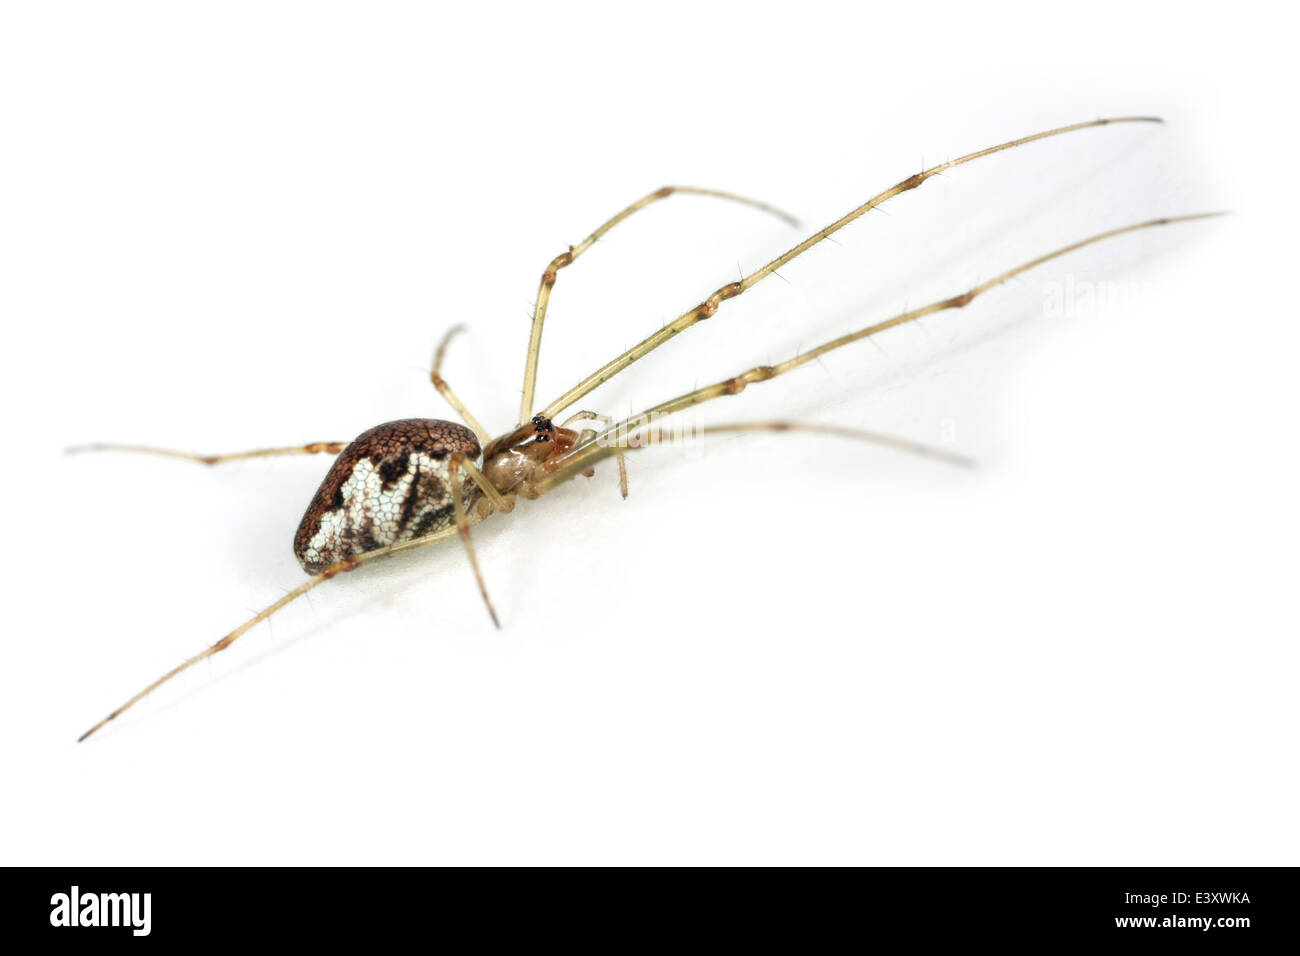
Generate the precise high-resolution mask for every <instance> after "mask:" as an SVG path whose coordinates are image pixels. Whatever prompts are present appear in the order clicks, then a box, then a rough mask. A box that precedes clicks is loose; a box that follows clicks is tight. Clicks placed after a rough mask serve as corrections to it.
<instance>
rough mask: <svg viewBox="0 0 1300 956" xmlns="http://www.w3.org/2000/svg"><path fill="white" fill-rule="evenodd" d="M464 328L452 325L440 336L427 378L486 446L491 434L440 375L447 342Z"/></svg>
mask: <svg viewBox="0 0 1300 956" xmlns="http://www.w3.org/2000/svg"><path fill="white" fill-rule="evenodd" d="M464 330H465V326H463V325H453V326H452V327H451V328H450V329H448V330H447V333H446V334H445V335H444V336H443V337H442V341H441V342H439V343H438V350H437V351H436V352H434V353H433V371H432V372H430V373H429V379H430V380H431V381H432V382H433V387H434V388H436V389H437V390H438V391H439V392H441V393H442V397H443V398H445V399H446V400H447V404H448V405H450V406H451V407H452V408H454V409H455V410H456V414H457V415H459V416H460V418H461V421H463V422H464V423H465V424H466V425H468V426H469V427H470V428H471V429H473V431H474V434H475V435H477V436H478V442H479V444H480V445H483V446H484V447H486V446H487V443H488V442H489V441H491V439H492V435H491V434H490V433H489V432H488V430H487V429H486V428H484V427H483V425H482V423H480V422H479V420H478V419H477V418H475V417H474V416H473V415H471V414H470V413H469V409H468V408H466V407H465V404H464V403H463V402H462V401H461V400H460V399H459V398H457V397H456V393H455V392H453V391H452V390H451V386H450V385H448V384H447V382H446V380H445V379H443V377H442V375H441V372H442V360H443V358H444V357H445V356H446V354H447V344H448V343H449V342H451V340H452V338H453V337H454V336H455V335H456V334H457V333H458V332H463V331H464Z"/></svg>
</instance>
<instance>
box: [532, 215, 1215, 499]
mask: <svg viewBox="0 0 1300 956" xmlns="http://www.w3.org/2000/svg"><path fill="white" fill-rule="evenodd" d="M1218 215H1222V213H1217V212H1208V213H1194V214H1192V215H1187V216H1170V217H1167V218H1163V219H1149V220H1147V221H1146V222H1139V223H1134V224H1132V225H1128V226H1121V227H1120V228H1118V229H1110V230H1108V231H1106V232H1102V233H1098V234H1096V235H1093V236H1089V237H1088V238H1086V239H1080V240H1079V241H1078V242H1073V243H1071V244H1070V245H1068V246H1062V247H1061V248H1060V249H1056V250H1054V251H1052V252H1049V253H1047V254H1046V255H1042V256H1039V257H1038V258H1036V259H1031V260H1030V261H1029V262H1025V263H1021V264H1020V265H1018V266H1016V267H1015V268H1014V269H1008V270H1007V271H1006V272H1003V273H1001V274H1000V275H996V276H994V277H993V278H992V279H989V280H987V281H986V282H981V283H980V284H979V285H977V286H975V287H973V288H971V289H968V290H967V291H966V292H963V293H961V294H960V295H954V296H950V297H949V298H946V299H940V300H939V301H937V302H931V303H930V304H929V305H925V306H921V307H920V308H918V309H912V310H910V311H907V312H902V313H899V314H898V315H895V316H893V317H892V318H889V319H885V320H884V321H882V322H877V323H875V324H874V325H869V326H867V327H866V328H863V329H858V330H857V331H855V332H850V333H848V334H847V335H841V336H840V337H839V338H835V339H831V340H830V341H829V342H825V343H823V344H821V345H819V346H817V347H816V348H814V349H811V350H809V351H806V352H803V353H801V354H799V355H797V356H795V357H794V358H791V359H787V360H786V361H784V362H781V363H780V364H778V365H760V366H758V367H756V368H752V369H750V370H749V371H747V372H742V373H741V374H740V375H736V376H733V377H732V378H729V379H726V380H724V381H721V382H717V383H715V384H713V385H707V386H705V387H703V388H697V389H695V390H694V391H690V392H686V393H685V394H683V395H679V396H677V397H676V398H672V399H669V400H668V401H666V402H660V403H659V404H658V405H655V406H653V407H651V408H648V409H646V410H645V411H643V412H642V413H641V414H639V415H634V416H632V417H631V418H627V419H624V420H623V421H621V422H618V423H617V424H615V425H613V426H610V427H609V428H606V429H605V431H603V432H601V433H600V434H599V435H597V436H596V437H595V438H593V439H592V440H591V441H589V442H587V443H585V444H580V445H577V446H575V447H574V448H573V449H572V450H571V451H570V452H569V453H568V454H567V455H565V456H564V457H562V458H559V459H556V461H554V462H552V463H551V468H550V475H549V477H547V478H546V479H545V481H543V482H541V483H540V484H539V485H538V491H539V492H540V493H545V492H546V491H549V490H550V489H551V488H553V487H555V486H556V485H557V484H560V483H561V482H564V481H567V480H568V479H569V478H572V477H573V476H574V475H575V474H578V473H580V472H582V471H584V470H585V469H587V468H590V467H591V466H592V465H594V464H595V463H596V462H597V461H599V460H601V459H604V458H608V457H609V456H610V455H613V454H616V453H617V452H618V450H619V448H620V447H629V446H627V441H628V440H629V436H631V435H633V434H634V433H635V432H637V431H639V430H640V429H641V428H643V427H645V426H646V425H647V424H650V423H654V422H656V421H658V420H659V419H661V418H663V417H664V416H667V415H673V414H676V413H677V412H681V411H683V410H685V409H687V408H690V407H692V406H694V405H699V404H701V403H703V402H710V401H713V400H714V399H716V398H725V397H726V396H729V395H739V394H740V393H741V392H743V391H744V390H745V388H746V386H748V385H750V384H752V383H754V382H766V381H769V380H771V379H773V378H776V377H777V376H779V375H784V374H785V373H787V372H790V371H793V370H794V369H796V368H798V367H799V366H801V365H804V364H806V363H808V362H811V361H813V360H814V359H817V358H819V357H820V356H822V355H825V354H826V353H827V352H833V351H835V350H836V349H839V348H843V347H844V346H846V345H850V344H852V343H853V342H857V341H859V340H860V339H865V338H869V337H870V336H873V335H878V334H879V333H881V332H884V331H885V330H887V329H892V328H894V327H895V326H898V325H903V324H905V323H908V322H914V321H916V320H917V319H919V318H922V317H923V316H927V315H931V314H933V313H935V312H942V311H944V310H946V309H961V308H964V307H965V306H967V305H969V304H970V303H971V302H972V301H973V300H974V299H976V298H977V297H979V296H980V295H983V294H984V293H985V292H987V291H989V290H990V289H992V288H994V287H996V286H999V285H1001V284H1002V283H1004V282H1006V281H1008V280H1009V279H1012V278H1014V277H1015V276H1018V275H1020V274H1021V273H1023V272H1027V271H1028V270H1030V269H1033V268H1035V267H1036V266H1040V265H1042V264H1043V263H1045V262H1050V261H1051V260H1053V259H1056V258H1059V257H1060V256H1064V255H1066V254H1067V253H1070V252H1074V251H1076V250H1078V249H1082V248H1084V247H1085V246H1090V245H1092V244H1094V243H1098V242H1102V241H1104V240H1106V239H1111V238H1114V237H1116V236H1122V235H1124V234H1126V233H1130V232H1137V231H1138V230H1141V229H1151V228H1154V227H1156V226H1164V225H1169V224H1171V223H1177V222H1190V221H1192V220H1196V219H1207V218H1210V217H1212V216H1218ZM731 427H732V428H734V427H735V426H731Z"/></svg>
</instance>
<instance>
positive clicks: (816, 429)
mask: <svg viewBox="0 0 1300 956" xmlns="http://www.w3.org/2000/svg"><path fill="white" fill-rule="evenodd" d="M763 431H766V432H805V433H812V434H814V435H828V436H831V437H833V438H847V439H850V440H852V441H865V442H870V443H872V444H874V445H881V446H883V447H885V448H891V449H893V450H895V451H901V452H906V453H907V454H909V455H917V456H918V457H921V458H933V459H935V460H936V461H942V462H944V463H946V464H949V465H958V466H960V467H962V468H974V467H975V462H974V460H973V459H971V458H967V457H966V456H965V455H959V454H956V453H955V452H951V451H948V450H947V449H945V448H937V447H935V446H934V445H926V444H924V443H922V442H916V441H912V440H911V439H908V438H899V437H898V436H896V435H886V434H883V433H881V432H873V431H868V430H867V429H864V428H845V427H843V426H840V425H822V424H817V423H815V422H785V421H767V422H730V423H727V424H725V425H704V426H701V427H699V428H696V429H694V430H693V432H692V433H691V437H694V436H700V435H722V434H727V433H729V432H763ZM682 437H683V436H682V435H681V434H680V433H678V432H677V431H675V430H671V429H669V430H665V429H662V428H659V429H654V430H652V431H649V432H645V431H642V430H641V429H633V430H631V431H630V432H628V433H626V434H625V435H624V436H623V437H622V438H620V439H619V441H620V443H621V444H622V446H623V447H625V448H628V449H630V450H632V451H639V450H640V449H642V448H650V447H652V446H654V445H666V444H671V443H673V442H674V441H678V440H680V439H681V438H682Z"/></svg>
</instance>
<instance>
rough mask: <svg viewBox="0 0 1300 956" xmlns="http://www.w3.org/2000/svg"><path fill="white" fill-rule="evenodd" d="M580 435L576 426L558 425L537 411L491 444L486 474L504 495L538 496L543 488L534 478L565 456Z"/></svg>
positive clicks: (484, 466) (484, 465)
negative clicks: (526, 420)
mask: <svg viewBox="0 0 1300 956" xmlns="http://www.w3.org/2000/svg"><path fill="white" fill-rule="evenodd" d="M578 438H579V435H578V433H577V432H576V431H574V430H573V429H572V428H564V427H563V426H556V425H555V424H553V423H552V422H551V420H550V419H549V418H545V417H543V416H541V415H536V416H534V417H533V419H532V420H531V421H528V422H525V423H524V424H522V425H520V426H519V427H518V428H516V429H515V430H514V431H512V432H510V433H508V434H506V435H502V436H501V437H500V438H498V439H496V440H495V441H493V442H492V443H491V444H489V445H488V447H487V449H486V450H485V451H484V452H483V474H484V475H486V476H487V479H488V481H490V482H492V486H493V487H494V488H496V490H497V491H499V492H501V493H502V494H503V495H519V496H520V497H523V498H536V497H537V496H538V495H540V494H541V492H540V491H539V490H538V489H537V488H536V487H534V480H535V479H537V478H540V477H542V474H544V473H546V472H545V465H546V463H547V462H549V461H552V460H555V459H559V458H561V457H563V456H564V455H565V454H567V453H568V452H569V451H570V450H571V449H572V448H573V446H574V445H576V444H578ZM539 470H540V473H539Z"/></svg>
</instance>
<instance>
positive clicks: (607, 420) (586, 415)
mask: <svg viewBox="0 0 1300 956" xmlns="http://www.w3.org/2000/svg"><path fill="white" fill-rule="evenodd" d="M579 421H596V422H600V423H601V424H602V425H604V426H606V427H608V426H610V425H613V424H614V419H613V417H612V416H610V415H602V414H600V413H599V412H578V413H577V414H576V415H570V416H569V417H568V418H566V419H565V420H564V421H563V422H561V423H560V427H561V428H568V427H569V425H570V424H572V423H573V422H579ZM595 437H596V433H595V432H594V431H591V430H590V429H588V430H587V431H584V432H583V433H582V435H581V438H580V441H587V440H588V439H590V438H595ZM617 457H618V489H619V491H621V492H622V493H623V498H624V499H626V498H627V457H626V456H625V455H624V454H623V453H622V452H621V451H620V452H619V453H618V456H617ZM592 474H594V472H592ZM588 477H591V475H588Z"/></svg>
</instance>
